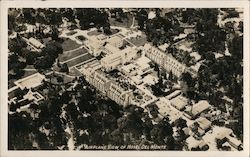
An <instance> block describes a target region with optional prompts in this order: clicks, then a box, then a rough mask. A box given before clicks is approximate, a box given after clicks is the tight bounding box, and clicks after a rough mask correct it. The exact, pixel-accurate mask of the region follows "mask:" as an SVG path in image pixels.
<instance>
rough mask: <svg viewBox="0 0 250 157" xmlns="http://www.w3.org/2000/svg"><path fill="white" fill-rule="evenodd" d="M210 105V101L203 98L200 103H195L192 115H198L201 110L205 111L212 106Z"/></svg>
mask: <svg viewBox="0 0 250 157" xmlns="http://www.w3.org/2000/svg"><path fill="white" fill-rule="evenodd" d="M210 106H211V105H210V104H209V103H208V101H206V100H201V101H199V102H198V103H196V104H194V105H193V109H192V115H193V116H196V115H198V114H200V113H201V112H203V111H204V110H206V109H208V108H210Z"/></svg>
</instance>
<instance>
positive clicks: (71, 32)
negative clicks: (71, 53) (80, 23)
mask: <svg viewBox="0 0 250 157" xmlns="http://www.w3.org/2000/svg"><path fill="white" fill-rule="evenodd" d="M76 33H77V31H70V32H68V33H66V35H67V36H71V35H74V34H76Z"/></svg>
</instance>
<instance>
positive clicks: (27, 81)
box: [14, 73, 45, 89]
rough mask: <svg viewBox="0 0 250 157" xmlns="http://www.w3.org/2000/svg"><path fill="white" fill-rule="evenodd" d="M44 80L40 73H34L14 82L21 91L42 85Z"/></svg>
mask: <svg viewBox="0 0 250 157" xmlns="http://www.w3.org/2000/svg"><path fill="white" fill-rule="evenodd" d="M44 79H45V76H44V75H42V74H40V73H35V74H33V75H30V76H28V77H25V78H23V79H20V80H18V81H16V82H14V83H15V84H16V85H17V86H18V87H20V88H21V89H24V88H28V89H30V88H34V87H37V86H39V85H41V84H42V81H43V80H44Z"/></svg>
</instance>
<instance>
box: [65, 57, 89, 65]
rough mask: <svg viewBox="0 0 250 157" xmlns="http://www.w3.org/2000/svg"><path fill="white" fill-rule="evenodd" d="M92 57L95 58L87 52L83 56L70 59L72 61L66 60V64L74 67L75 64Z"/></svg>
mask: <svg viewBox="0 0 250 157" xmlns="http://www.w3.org/2000/svg"><path fill="white" fill-rule="evenodd" d="M91 58H93V56H91V55H90V54H86V55H84V56H81V57H78V58H75V59H73V60H70V61H68V62H66V64H67V65H68V67H72V66H74V65H77V64H79V63H82V62H84V61H86V60H89V59H91Z"/></svg>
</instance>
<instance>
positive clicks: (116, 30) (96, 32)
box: [87, 29, 119, 36]
mask: <svg viewBox="0 0 250 157" xmlns="http://www.w3.org/2000/svg"><path fill="white" fill-rule="evenodd" d="M111 32H112V33H111V35H113V34H116V33H118V32H119V30H118V29H111ZM87 34H88V35H89V36H93V35H100V34H104V33H103V32H98V31H97V30H93V31H91V32H88V33H87Z"/></svg>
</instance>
